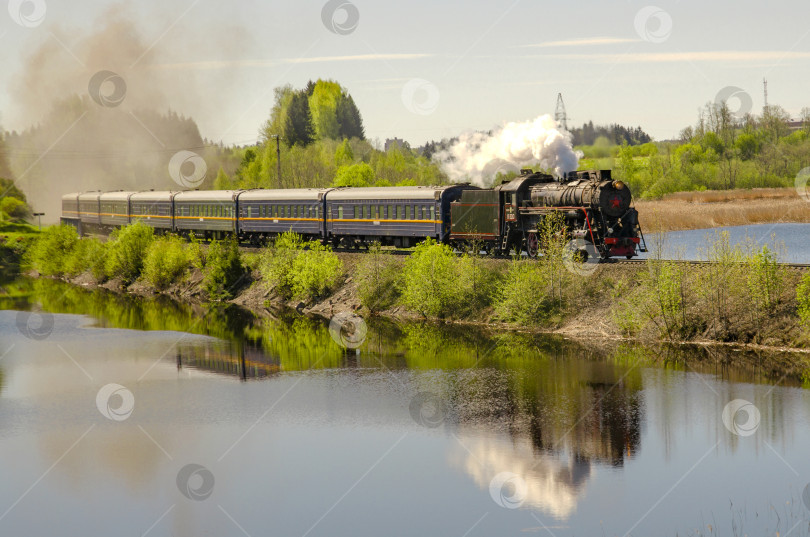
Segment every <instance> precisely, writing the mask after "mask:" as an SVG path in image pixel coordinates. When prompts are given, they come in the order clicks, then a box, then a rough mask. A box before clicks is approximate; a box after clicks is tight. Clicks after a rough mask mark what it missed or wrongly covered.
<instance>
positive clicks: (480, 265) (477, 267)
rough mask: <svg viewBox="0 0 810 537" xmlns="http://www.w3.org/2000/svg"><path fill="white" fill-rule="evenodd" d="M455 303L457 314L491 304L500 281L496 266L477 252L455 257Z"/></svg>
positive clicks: (469, 312) (465, 313) (466, 312)
mask: <svg viewBox="0 0 810 537" xmlns="http://www.w3.org/2000/svg"><path fill="white" fill-rule="evenodd" d="M455 273H456V282H457V287H456V297H455V300H456V305H455V311H456V314H457V315H458V316H467V315H470V314H475V313H478V312H480V311H481V310H482V309H484V308H487V307H488V306H490V305H491V304H492V301H493V297H494V296H495V295H496V294H497V289H498V284H499V283H500V277H501V274H500V271H499V270H498V269H497V266H496V265H495V264H494V263H493V262H492V261H491V260H487V259H483V258H482V257H481V256H480V255H478V254H477V253H473V252H471V253H467V254H464V255H462V256H461V257H460V258H457V259H456V265H455Z"/></svg>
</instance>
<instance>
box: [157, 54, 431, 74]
mask: <svg viewBox="0 0 810 537" xmlns="http://www.w3.org/2000/svg"><path fill="white" fill-rule="evenodd" d="M431 56H433V54H422V53H415V54H357V55H354V56H314V57H309V58H306V57H305V58H277V59H272V60H202V61H196V62H180V63H159V64H152V65H150V66H149V67H150V68H151V69H159V70H201V71H204V70H212V69H230V68H233V67H272V66H275V65H282V64H300V63H326V62H357V61H380V60H386V61H391V60H418V59H421V58H429V57H431Z"/></svg>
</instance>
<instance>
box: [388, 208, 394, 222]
mask: <svg viewBox="0 0 810 537" xmlns="http://www.w3.org/2000/svg"><path fill="white" fill-rule="evenodd" d="M388 219H389V220H393V219H394V206H393V205H389V206H388Z"/></svg>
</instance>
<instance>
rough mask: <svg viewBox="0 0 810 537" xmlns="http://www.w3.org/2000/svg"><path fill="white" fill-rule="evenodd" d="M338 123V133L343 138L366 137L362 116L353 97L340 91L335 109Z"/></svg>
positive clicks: (362, 138) (361, 138) (363, 138)
mask: <svg viewBox="0 0 810 537" xmlns="http://www.w3.org/2000/svg"><path fill="white" fill-rule="evenodd" d="M335 115H336V116H337V121H338V125H339V134H340V136H341V137H343V138H359V139H360V140H365V139H366V133H365V129H364V128H363V117H362V116H361V115H360V110H359V109H358V108H357V105H355V104H354V99H353V98H352V96H351V95H349V94H347V93H341V94H340V99H338V103H337V108H336V110H335Z"/></svg>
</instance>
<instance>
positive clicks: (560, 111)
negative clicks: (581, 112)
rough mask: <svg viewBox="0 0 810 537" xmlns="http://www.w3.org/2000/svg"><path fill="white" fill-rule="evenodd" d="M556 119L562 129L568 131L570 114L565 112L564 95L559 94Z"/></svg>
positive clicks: (555, 113) (555, 112)
mask: <svg viewBox="0 0 810 537" xmlns="http://www.w3.org/2000/svg"><path fill="white" fill-rule="evenodd" d="M554 119H555V120H556V121H557V124H558V125H559V126H560V127H562V128H563V129H565V130H568V114H567V113H566V112H565V103H564V102H563V98H562V93H558V94H557V109H556V110H555V111H554Z"/></svg>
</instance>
